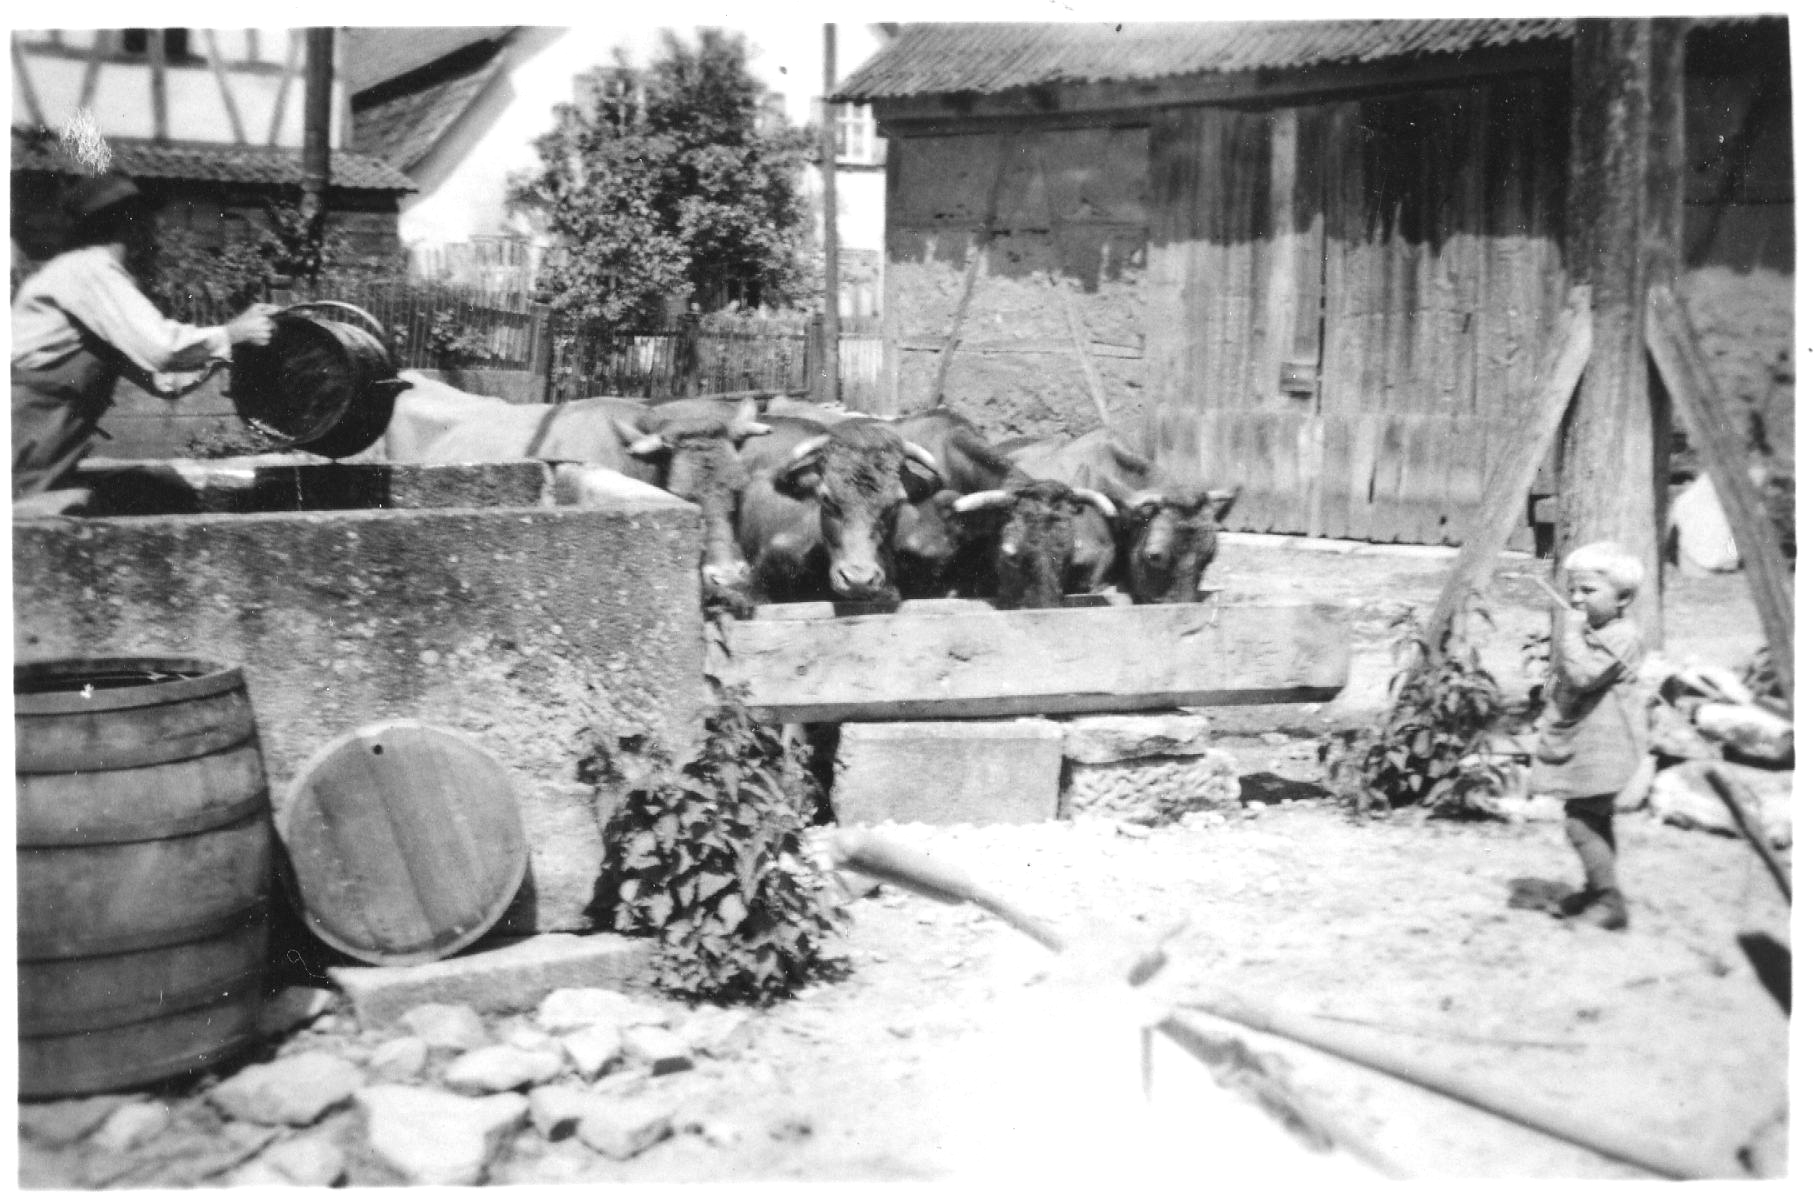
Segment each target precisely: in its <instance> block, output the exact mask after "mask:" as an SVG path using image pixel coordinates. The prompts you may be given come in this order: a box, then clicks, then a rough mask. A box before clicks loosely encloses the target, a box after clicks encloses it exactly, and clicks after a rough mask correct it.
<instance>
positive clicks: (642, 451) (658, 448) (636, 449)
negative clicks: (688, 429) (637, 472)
mask: <svg viewBox="0 0 1816 1192" xmlns="http://www.w3.org/2000/svg"><path fill="white" fill-rule="evenodd" d="M624 449H625V450H626V451H628V452H629V453H630V454H632V455H634V456H636V457H637V458H638V459H653V458H655V457H656V456H658V455H661V454H663V453H664V452H666V451H668V450H669V445H668V442H667V440H665V439H664V438H663V437H662V436H661V435H643V436H641V437H640V438H638V439H637V441H636V442H634V443H630V444H627V445H626V446H625V448H624Z"/></svg>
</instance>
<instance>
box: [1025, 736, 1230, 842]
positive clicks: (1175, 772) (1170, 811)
mask: <svg viewBox="0 0 1816 1192" xmlns="http://www.w3.org/2000/svg"><path fill="white" fill-rule="evenodd" d="M1241 793H1242V786H1241V782H1240V779H1239V777H1238V775H1237V766H1236V759H1235V758H1234V757H1232V756H1231V755H1230V754H1228V753H1226V752H1224V751H1223V750H1221V749H1210V750H1206V751H1205V752H1203V753H1201V754H1199V755H1198V756H1195V757H1147V758H1140V759H1135V760H1125V761H1107V762H1079V761H1070V762H1067V763H1066V774H1065V787H1064V789H1063V790H1062V791H1061V794H1060V814H1061V815H1062V816H1064V817H1066V818H1068V819H1069V818H1072V817H1074V816H1111V817H1115V818H1118V819H1126V820H1132V821H1134V822H1136V823H1148V824H1155V823H1170V822H1172V821H1174V820H1177V819H1178V818H1179V817H1180V816H1182V815H1184V814H1186V813H1188V812H1192V811H1208V810H1212V809H1215V808H1220V807H1222V808H1228V807H1235V806H1236V805H1237V803H1238V802H1239V801H1240V798H1241Z"/></svg>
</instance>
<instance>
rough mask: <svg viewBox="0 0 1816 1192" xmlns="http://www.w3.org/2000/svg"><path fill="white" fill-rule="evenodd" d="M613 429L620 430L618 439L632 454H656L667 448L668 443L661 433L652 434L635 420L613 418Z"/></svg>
mask: <svg viewBox="0 0 1816 1192" xmlns="http://www.w3.org/2000/svg"><path fill="white" fill-rule="evenodd" d="M612 429H613V430H615V431H617V432H618V439H619V441H620V442H622V443H623V444H624V449H625V450H626V451H628V452H630V453H631V454H632V455H636V456H644V455H656V454H659V453H660V452H662V451H664V450H666V449H667V447H668V444H666V443H664V442H663V441H662V436H661V435H659V434H650V433H648V432H646V431H645V430H644V429H643V428H642V427H640V426H638V425H637V424H636V423H634V422H630V421H627V420H625V419H623V418H614V419H612Z"/></svg>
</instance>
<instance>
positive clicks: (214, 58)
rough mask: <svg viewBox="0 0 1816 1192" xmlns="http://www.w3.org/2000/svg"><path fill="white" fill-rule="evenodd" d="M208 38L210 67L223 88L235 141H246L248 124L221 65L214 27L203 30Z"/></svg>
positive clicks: (218, 83)
mask: <svg viewBox="0 0 1816 1192" xmlns="http://www.w3.org/2000/svg"><path fill="white" fill-rule="evenodd" d="M202 32H203V33H205V34H206V35H207V38H208V67H209V69H210V70H212V71H214V82H215V85H216V86H217V87H219V88H220V89H221V105H222V106H223V107H225V108H226V109H227V124H228V127H230V128H232V129H233V143H234V144H236V145H244V144H245V143H246V126H245V125H244V124H243V123H241V122H240V105H239V104H238V103H236V102H234V98H233V88H232V87H230V86H229V85H228V83H227V71H226V69H225V68H224V67H223V66H222V65H221V44H220V38H219V37H217V36H216V35H215V31H214V30H213V29H204V30H203V31H202Z"/></svg>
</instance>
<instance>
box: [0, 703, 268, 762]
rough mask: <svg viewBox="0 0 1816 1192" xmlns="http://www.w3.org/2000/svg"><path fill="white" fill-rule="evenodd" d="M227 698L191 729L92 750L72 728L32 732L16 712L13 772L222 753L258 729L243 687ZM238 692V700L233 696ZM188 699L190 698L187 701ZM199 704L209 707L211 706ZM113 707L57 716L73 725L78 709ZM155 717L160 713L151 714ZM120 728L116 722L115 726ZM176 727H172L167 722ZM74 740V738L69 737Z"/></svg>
mask: <svg viewBox="0 0 1816 1192" xmlns="http://www.w3.org/2000/svg"><path fill="white" fill-rule="evenodd" d="M224 694H226V695H228V697H229V698H227V699H226V700H223V701H221V703H220V704H219V705H218V707H215V708H214V711H215V712H216V713H217V715H216V716H215V717H214V718H213V719H209V718H206V717H196V719H199V720H201V723H200V724H199V725H196V726H193V727H190V728H189V730H188V731H186V732H176V731H167V732H164V733H163V734H161V735H155V736H151V735H143V734H141V736H142V739H139V740H137V741H133V740H132V736H131V735H128V736H127V742H129V744H128V743H123V744H120V745H118V746H116V748H115V749H114V750H113V751H112V752H109V753H101V754H96V753H95V752H94V751H93V750H92V749H89V750H84V749H80V748H79V743H80V738H79V735H77V734H76V733H74V732H73V731H72V732H70V733H66V734H51V733H44V732H34V731H32V729H31V726H30V724H29V722H23V721H22V718H21V717H20V716H19V715H17V714H16V713H15V715H14V716H13V739H14V745H15V749H14V757H13V770H14V772H15V773H19V774H72V773H81V772H82V771H85V770H136V769H138V768H140V767H141V766H161V765H164V764H165V763H167V762H181V761H188V760H190V759H192V758H198V757H207V756H208V755H209V754H211V753H220V752H222V751H223V750H226V749H231V748H233V747H234V746H236V745H240V744H243V743H244V742H246V741H248V740H251V739H252V738H253V736H254V734H256V733H257V731H258V726H257V719H256V717H255V715H254V713H253V710H252V701H251V699H250V698H248V697H247V696H246V693H245V691H244V690H241V691H239V692H237V693H234V692H227V693H224ZM235 694H237V695H238V696H239V697H240V698H238V699H234V698H232V697H233V695H235ZM185 702H189V701H185ZM198 706H202V707H207V706H209V705H200V704H199V703H198ZM116 710H117V709H111V708H110V709H98V708H80V709H76V711H75V712H73V713H65V714H63V715H62V716H61V717H59V718H56V719H62V720H63V721H64V722H65V723H71V719H70V718H71V717H73V716H75V715H79V714H81V713H84V712H87V713H91V714H93V713H101V714H105V713H107V712H112V711H116ZM153 715H159V713H153ZM47 719H52V718H47ZM113 727H114V728H116V729H119V728H121V727H122V726H120V725H119V724H117V723H116V724H115V725H114V726H113ZM170 727H171V728H172V729H174V727H175V726H170ZM72 738H74V739H73V740H72Z"/></svg>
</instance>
